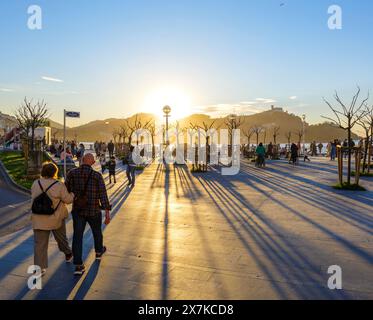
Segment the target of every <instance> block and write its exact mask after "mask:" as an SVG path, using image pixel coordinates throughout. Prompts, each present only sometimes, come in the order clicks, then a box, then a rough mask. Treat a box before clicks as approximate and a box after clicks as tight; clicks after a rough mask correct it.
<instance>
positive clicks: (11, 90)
mask: <svg viewBox="0 0 373 320" xmlns="http://www.w3.org/2000/svg"><path fill="white" fill-rule="evenodd" d="M0 91H1V92H14V90H13V89H8V88H0Z"/></svg>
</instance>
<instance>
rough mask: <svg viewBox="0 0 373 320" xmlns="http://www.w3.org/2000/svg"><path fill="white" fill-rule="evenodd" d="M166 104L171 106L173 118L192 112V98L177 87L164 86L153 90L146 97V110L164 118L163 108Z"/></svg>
mask: <svg viewBox="0 0 373 320" xmlns="http://www.w3.org/2000/svg"><path fill="white" fill-rule="evenodd" d="M165 105H168V106H170V107H171V120H177V119H180V118H183V117H186V116H188V115H190V113H191V100H190V98H189V97H188V96H187V95H186V94H184V93H183V92H182V91H180V90H178V89H175V88H162V89H158V90H156V91H154V92H151V93H150V94H149V95H148V96H147V97H146V98H145V103H144V110H145V112H149V113H153V114H155V115H156V116H158V118H159V119H162V118H163V111H162V109H163V107H164V106H165Z"/></svg>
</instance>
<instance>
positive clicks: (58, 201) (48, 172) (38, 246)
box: [31, 163, 74, 275]
mask: <svg viewBox="0 0 373 320" xmlns="http://www.w3.org/2000/svg"><path fill="white" fill-rule="evenodd" d="M57 176H58V168H57V166H56V165H55V164H54V163H46V164H44V165H43V167H42V170H41V178H40V179H38V180H36V181H34V183H33V185H32V187H31V198H32V200H33V203H32V217H31V220H32V228H33V231H34V264H35V265H36V266H39V267H40V268H41V274H42V275H44V274H45V273H46V271H47V268H48V243H49V237H50V233H51V232H52V234H53V236H54V239H55V240H56V242H57V245H58V248H59V250H60V251H61V252H63V253H64V254H65V260H66V262H71V260H72V257H73V255H72V251H71V248H70V246H69V242H68V240H67V236H66V224H65V220H66V218H67V217H68V211H67V207H66V204H70V203H72V202H73V200H74V194H73V193H69V192H68V191H67V188H66V186H65V185H64V184H63V183H62V182H59V181H58V180H57Z"/></svg>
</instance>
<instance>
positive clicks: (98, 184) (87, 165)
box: [65, 153, 111, 275]
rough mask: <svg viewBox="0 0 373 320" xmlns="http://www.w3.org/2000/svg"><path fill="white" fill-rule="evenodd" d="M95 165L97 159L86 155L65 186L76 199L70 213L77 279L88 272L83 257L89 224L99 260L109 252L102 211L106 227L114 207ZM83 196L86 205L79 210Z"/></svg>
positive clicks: (71, 172) (72, 171)
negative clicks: (103, 229) (102, 227)
mask: <svg viewBox="0 0 373 320" xmlns="http://www.w3.org/2000/svg"><path fill="white" fill-rule="evenodd" d="M94 163H95V159H94V156H93V155H92V154H90V153H88V154H86V155H85V156H84V157H83V159H82V165H81V166H80V167H79V168H76V169H73V170H71V171H70V172H69V174H68V175H67V179H66V182H65V183H66V186H67V189H68V190H69V192H73V193H74V194H75V195H76V198H75V200H74V203H73V209H72V212H71V213H72V216H73V225H74V235H73V255H74V264H75V266H76V267H75V274H76V275H82V274H83V273H84V272H85V266H84V264H83V260H82V254H83V235H84V230H85V227H86V224H87V223H88V224H89V226H90V227H91V230H92V233H93V238H94V243H95V251H96V259H97V260H100V259H101V257H102V255H103V254H104V253H105V252H106V247H105V246H104V245H103V236H102V230H101V225H102V215H101V210H105V218H106V219H105V224H109V223H110V209H111V206H110V203H109V199H108V195H107V192H106V187H105V182H104V179H103V177H102V175H101V173H99V172H97V171H95V170H93V169H92V165H93V164H94ZM84 196H86V200H87V202H86V205H85V206H84V208H80V207H79V206H78V201H79V200H78V199H77V198H79V197H80V198H83V197H84Z"/></svg>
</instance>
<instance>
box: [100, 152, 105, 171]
mask: <svg viewBox="0 0 373 320" xmlns="http://www.w3.org/2000/svg"><path fill="white" fill-rule="evenodd" d="M100 164H101V173H102V174H104V173H105V169H106V157H105V154H101V155H100Z"/></svg>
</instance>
